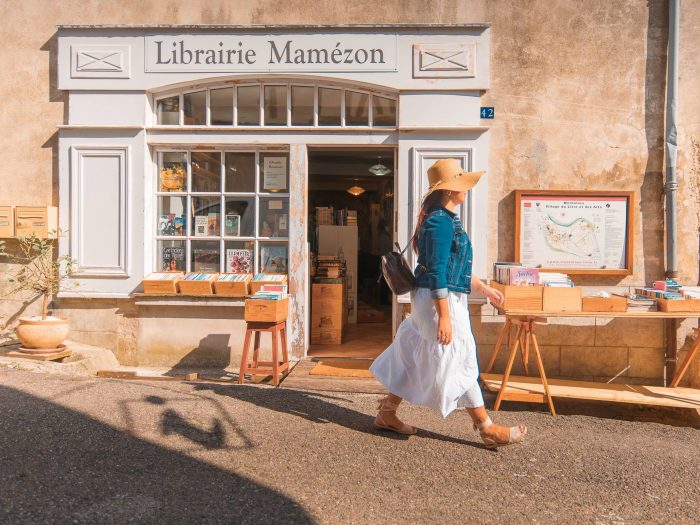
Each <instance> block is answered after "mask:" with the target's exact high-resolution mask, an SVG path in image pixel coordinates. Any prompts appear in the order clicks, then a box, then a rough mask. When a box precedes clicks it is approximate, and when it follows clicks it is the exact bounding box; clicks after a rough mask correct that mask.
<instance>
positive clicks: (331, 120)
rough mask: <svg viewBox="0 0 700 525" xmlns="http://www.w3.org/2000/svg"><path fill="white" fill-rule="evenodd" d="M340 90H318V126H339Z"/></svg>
mask: <svg viewBox="0 0 700 525" xmlns="http://www.w3.org/2000/svg"><path fill="white" fill-rule="evenodd" d="M342 94H343V92H342V91H341V90H340V89H331V88H318V125H319V126H340V125H341V113H342V102H341V99H342Z"/></svg>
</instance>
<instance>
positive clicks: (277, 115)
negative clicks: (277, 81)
mask: <svg viewBox="0 0 700 525" xmlns="http://www.w3.org/2000/svg"><path fill="white" fill-rule="evenodd" d="M265 125H266V126H286V125H287V86H265Z"/></svg>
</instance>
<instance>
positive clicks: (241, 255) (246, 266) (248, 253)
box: [226, 248, 253, 273]
mask: <svg viewBox="0 0 700 525" xmlns="http://www.w3.org/2000/svg"><path fill="white" fill-rule="evenodd" d="M226 271H227V272H230V273H253V251H252V250H243V249H235V248H227V249H226Z"/></svg>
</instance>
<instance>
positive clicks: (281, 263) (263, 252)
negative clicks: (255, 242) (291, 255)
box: [260, 244, 287, 273]
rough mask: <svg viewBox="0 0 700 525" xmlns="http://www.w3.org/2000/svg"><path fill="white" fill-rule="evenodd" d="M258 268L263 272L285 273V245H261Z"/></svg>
mask: <svg viewBox="0 0 700 525" xmlns="http://www.w3.org/2000/svg"><path fill="white" fill-rule="evenodd" d="M260 269H261V270H262V271H263V272H265V273H287V247H286V246H284V245H278V244H275V245H263V246H261V247H260Z"/></svg>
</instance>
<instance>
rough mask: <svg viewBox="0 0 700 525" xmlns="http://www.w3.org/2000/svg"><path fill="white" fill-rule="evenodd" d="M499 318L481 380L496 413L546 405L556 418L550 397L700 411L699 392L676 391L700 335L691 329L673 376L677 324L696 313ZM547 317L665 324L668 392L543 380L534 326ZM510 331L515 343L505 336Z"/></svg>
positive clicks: (524, 313) (515, 314) (514, 314)
mask: <svg viewBox="0 0 700 525" xmlns="http://www.w3.org/2000/svg"><path fill="white" fill-rule="evenodd" d="M499 312H500V313H501V314H502V315H505V317H506V321H505V323H504V325H503V328H502V329H501V332H500V333H499V335H498V339H497V341H496V346H495V347H494V351H493V354H492V355H491V359H490V360H489V363H488V365H487V367H486V371H485V372H484V373H483V374H481V380H482V382H483V384H484V386H485V388H486V389H487V390H489V391H491V392H497V393H498V394H497V397H496V403H495V405H494V410H498V409H499V408H500V406H501V402H502V401H504V400H507V401H521V402H531V403H532V402H536V403H547V404H548V405H549V410H550V412H551V413H552V415H556V411H555V409H554V402H553V400H552V398H553V397H564V398H573V399H588V400H595V401H612V402H619V403H638V404H648V405H659V406H674V407H682V408H694V409H700V390H696V389H691V388H678V384H679V383H680V381H681V379H683V376H684V375H685V373H686V372H687V371H688V368H689V367H690V364H691V363H692V361H693V359H695V357H696V356H697V354H698V352H699V350H700V330H698V329H697V328H695V329H694V330H695V332H696V335H697V336H698V337H697V339H696V340H695V343H694V344H693V346H692V347H691V348H690V351H689V352H688V355H687V356H686V357H685V359H684V361H683V363H682V364H681V366H680V367H679V368H678V369H677V370H676V368H675V358H676V351H677V349H676V344H675V336H676V333H675V331H676V328H677V322H676V321H677V320H678V319H686V318H698V317H700V312H534V311H528V310H499ZM552 317H592V318H633V319H639V318H648V319H665V320H666V321H667V328H668V329H670V330H668V331H669V332H672V333H669V334H668V336H667V345H668V346H669V348H667V362H669V363H670V365H671V366H670V368H669V369H668V370H671V371H672V373H671V376H672V377H673V379H672V381H671V383H670V385H668V387H658V386H640V385H622V384H609V383H594V382H590V381H568V380H567V381H564V380H552V381H548V380H547V375H546V374H545V371H544V365H543V363H542V355H541V354H540V348H539V342H538V341H537V335H536V334H535V327H536V326H537V325H538V324H546V323H547V320H548V319H549V318H552ZM513 328H515V329H516V333H515V337H511V330H512V329H513ZM506 339H507V340H508V345H509V346H510V354H509V356H508V361H507V364H506V369H505V371H504V373H503V374H502V375H501V374H493V373H492V371H493V366H494V363H495V362H496V357H497V356H498V353H499V351H500V349H501V346H502V345H503V342H504V341H505V340H506ZM530 343H532V349H533V351H534V354H535V363H536V365H537V368H538V371H539V376H540V378H539V380H538V379H536V378H532V377H529V360H530V359H529V357H530ZM518 351H520V356H521V359H522V361H523V369H524V371H525V376H511V370H512V368H513V363H514V362H515V358H516V354H517V353H518Z"/></svg>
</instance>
